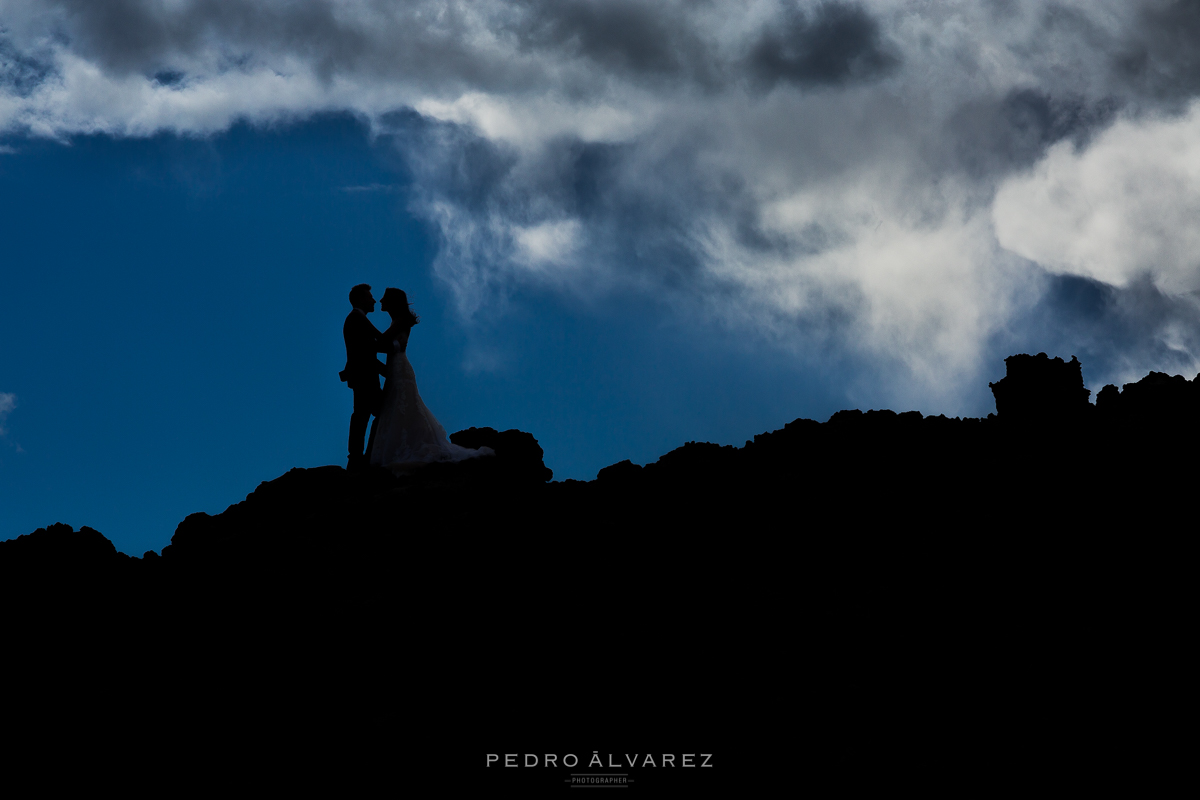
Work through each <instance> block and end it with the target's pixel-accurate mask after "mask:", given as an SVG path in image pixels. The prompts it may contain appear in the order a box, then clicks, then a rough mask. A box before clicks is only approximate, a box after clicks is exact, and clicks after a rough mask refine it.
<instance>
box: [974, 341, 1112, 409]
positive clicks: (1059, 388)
mask: <svg viewBox="0 0 1200 800" xmlns="http://www.w3.org/2000/svg"><path fill="white" fill-rule="evenodd" d="M1004 366H1005V376H1004V377H1003V378H1001V379H1000V380H998V381H996V382H995V383H989V384H988V386H989V387H991V390H992V395H993V396H994V397H995V398H996V413H997V414H999V415H1000V417H1001V418H1003V419H1006V420H1014V421H1017V422H1029V421H1033V420H1039V421H1047V422H1063V421H1066V420H1073V419H1080V418H1082V417H1083V416H1084V415H1086V414H1088V413H1090V412H1091V411H1092V407H1091V404H1090V403H1089V402H1088V397H1090V396H1091V394H1092V393H1091V390H1089V389H1086V388H1084V385H1083V365H1082V364H1080V363H1079V360H1078V359H1077V358H1075V356H1071V361H1070V362H1069V363H1068V362H1064V361H1063V360H1062V359H1061V358H1053V359H1051V358H1049V357H1048V356H1047V355H1046V354H1045V353H1038V354H1037V355H1036V356H1030V355H1024V354H1022V355H1015V356H1009V357H1008V358H1006V359H1004Z"/></svg>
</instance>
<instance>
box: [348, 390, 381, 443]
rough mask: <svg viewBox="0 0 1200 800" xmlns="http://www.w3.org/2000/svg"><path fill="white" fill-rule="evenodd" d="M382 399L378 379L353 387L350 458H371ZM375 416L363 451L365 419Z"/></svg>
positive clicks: (365, 431)
mask: <svg viewBox="0 0 1200 800" xmlns="http://www.w3.org/2000/svg"><path fill="white" fill-rule="evenodd" d="M382 400H383V390H382V389H380V388H379V379H378V378H376V379H375V381H373V382H368V383H367V384H366V385H365V386H359V387H355V389H354V411H353V413H351V414H350V445H349V447H350V458H351V459H352V460H353V459H357V458H363V457H365V458H367V459H368V460H369V459H370V458H371V445H373V444H375V426H376V425H377V424H378V423H379V405H380V403H381V401H382ZM371 417H374V418H375V421H374V422H372V423H371V437H370V439H369V440H368V441H367V452H366V453H365V454H364V453H363V437H364V436H366V434H367V420H369V419H371Z"/></svg>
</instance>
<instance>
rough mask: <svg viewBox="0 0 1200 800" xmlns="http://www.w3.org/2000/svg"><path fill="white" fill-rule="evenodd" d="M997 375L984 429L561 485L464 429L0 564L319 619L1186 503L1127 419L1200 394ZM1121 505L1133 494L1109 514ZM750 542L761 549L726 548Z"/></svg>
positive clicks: (1029, 362)
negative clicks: (424, 459) (134, 542)
mask: <svg viewBox="0 0 1200 800" xmlns="http://www.w3.org/2000/svg"><path fill="white" fill-rule="evenodd" d="M1006 365H1007V368H1008V374H1007V375H1006V377H1005V378H1004V379H1003V380H1001V381H998V382H996V383H995V384H992V389H993V392H994V393H995V396H996V404H997V412H998V413H997V414H996V415H989V416H988V417H987V418H985V419H959V418H953V419H950V418H946V417H944V416H940V415H939V416H934V417H927V416H923V415H922V414H920V413H919V412H916V411H909V412H904V413H900V414H897V413H894V412H892V411H887V410H871V411H867V412H865V413H864V412H862V411H858V410H849V411H841V412H838V413H837V414H834V415H833V416H832V417H831V418H830V419H829V420H828V421H827V422H825V423H818V422H816V421H813V420H807V419H798V420H795V421H793V422H790V423H788V424H786V425H785V426H784V427H783V428H781V429H779V430H776V431H772V432H768V433H763V434H759V435H756V436H755V437H754V439H753V440H752V441H748V442H746V443H745V445H744V446H743V447H740V448H739V447H732V446H728V445H726V446H722V445H717V444H712V443H708V442H688V443H686V444H684V445H682V446H681V447H679V448H676V449H675V450H672V451H671V452H669V453H666V454H664V455H663V456H662V457H660V458H659V459H658V460H657V461H655V462H654V463H651V464H647V465H645V466H640V465H637V464H633V463H631V462H630V461H628V460H626V461H622V462H619V463H617V464H614V465H612V466H609V467H606V468H604V469H602V470H601V471H600V473H599V474H598V476H597V479H596V480H595V481H591V482H583V481H574V480H568V481H563V482H556V483H547V481H549V479H550V478H551V476H552V473H551V471H550V470H549V469H548V468H546V466H545V465H544V463H543V451H542V448H541V447H540V446H539V445H538V443H537V440H536V439H535V438H534V437H533V436H532V435H530V434H528V433H525V432H522V431H517V430H508V431H503V432H499V431H496V430H494V429H492V428H469V429H467V430H464V431H459V432H457V433H455V434H453V435H452V436H451V440H452V441H454V442H455V443H456V444H459V445H462V446H465V447H483V446H486V447H490V448H492V449H493V450H494V451H495V456H494V457H486V458H477V459H469V460H467V461H464V462H460V463H457V464H433V465H429V466H428V467H425V468H422V469H420V470H417V471H416V472H414V473H413V474H410V475H405V476H402V477H396V476H393V475H392V474H390V473H388V472H385V471H367V472H363V473H347V472H346V471H344V470H342V469H341V468H340V467H319V468H315V469H294V470H292V471H290V472H288V473H287V474H285V475H283V476H281V477H279V478H277V479H275V480H273V481H269V482H264V483H263V484H261V485H260V486H259V487H258V488H257V489H256V490H255V491H254V492H252V493H251V494H250V495H248V496H247V497H246V499H245V500H244V501H243V502H240V503H237V504H235V505H233V506H230V507H229V508H228V509H227V510H226V511H224V512H223V513H221V514H217V515H208V514H192V515H191V516H189V517H187V519H185V520H183V522H181V523H180V524H179V526H178V528H177V529H176V531H175V535H174V536H173V537H172V539H171V543H170V545H168V546H167V547H165V548H164V549H163V554H162V557H161V558H157V557H153V558H152V557H150V556H149V555H148V556H147V557H146V558H143V559H129V558H128V557H126V556H124V555H122V554H119V553H116V551H115V550H114V549H113V547H112V545H111V543H109V542H108V541H107V540H105V539H103V537H102V536H100V534H98V533H96V532H95V531H92V530H91V529H88V528H84V529H82V530H81V531H79V532H78V533H76V532H74V531H72V530H71V529H70V528H69V527H68V526H65V525H58V526H51V527H50V528H49V529H42V530H39V531H37V532H35V533H34V534H31V535H29V536H26V537H21V538H20V539H18V540H15V541H12V542H6V543H3V544H0V564H2V567H0V568H2V569H4V570H6V572H5V574H6V575H10V576H17V575H19V573H21V571H22V570H24V569H26V568H28V569H33V570H35V571H36V570H37V569H42V567H40V566H38V565H45V564H51V563H53V564H60V565H67V564H72V565H76V567H78V565H88V568H89V569H91V570H93V571H96V572H97V573H104V574H106V575H111V576H117V575H118V574H119V575H121V576H122V577H121V580H129V581H134V582H137V581H145V580H150V579H151V576H158V577H156V578H154V580H157V581H159V584H157V585H162V586H166V587H167V588H166V589H165V591H167V592H168V593H173V596H174V597H175V598H176V599H177V600H178V601H179V602H187V603H191V604H193V605H196V604H199V605H201V606H203V605H205V604H210V605H226V606H228V605H230V604H231V603H232V604H236V603H246V602H251V601H262V602H265V601H266V598H269V597H280V596H287V597H292V598H302V600H297V602H301V603H302V604H307V605H308V606H309V607H310V611H311V613H327V612H328V611H329V609H333V608H339V607H345V606H347V604H348V605H350V606H355V607H367V606H371V605H373V604H378V603H380V602H381V601H383V600H384V599H386V598H387V597H389V596H394V595H395V593H396V592H398V591H401V588H399V587H403V586H406V585H409V586H411V585H413V582H417V583H422V582H429V581H433V582H434V583H439V582H440V583H445V584H446V585H460V584H461V582H462V581H464V580H466V581H468V583H469V584H470V585H471V586H473V587H475V588H476V589H479V588H481V587H482V588H483V589H486V590H488V591H493V592H504V593H508V594H512V593H513V592H516V593H517V594H520V593H521V592H522V591H524V590H525V587H527V586H531V585H533V584H530V583H529V581H531V580H534V577H533V576H534V575H535V574H536V575H539V576H544V573H543V572H542V571H541V570H542V567H543V565H544V563H545V559H547V558H551V557H552V558H554V559H557V560H559V561H561V562H562V563H567V562H571V563H578V564H582V565H587V566H586V569H587V570H589V571H590V570H596V569H603V568H604V567H606V566H608V567H613V568H618V569H619V570H620V572H621V574H623V575H625V576H631V575H638V574H651V573H654V572H656V571H662V570H667V571H672V570H674V571H677V570H678V568H679V564H680V563H688V562H689V559H691V558H693V555H690V554H694V553H696V552H702V551H706V550H707V549H709V548H711V547H713V546H717V547H719V548H722V552H723V553H724V556H723V558H724V559H726V560H728V561H729V562H730V563H736V562H738V560H739V559H743V558H746V557H747V554H748V553H749V552H752V551H756V550H761V549H763V548H767V549H770V550H775V551H777V550H778V548H780V547H782V546H783V543H784V542H800V541H803V542H806V543H807V545H806V546H809V547H812V546H816V545H819V546H821V547H827V546H839V545H840V544H842V543H844V542H846V541H848V540H847V539H846V538H845V537H846V536H848V535H857V532H864V533H865V532H868V531H870V532H874V533H875V534H878V533H880V532H888V531H891V532H895V533H897V534H898V532H899V531H900V530H901V529H902V528H909V527H912V526H914V525H915V526H917V528H918V529H919V530H922V531H925V532H926V533H928V534H936V535H939V536H944V535H951V536H960V535H965V533H966V532H967V531H972V532H974V533H975V534H976V535H977V534H978V533H979V532H981V531H983V532H988V531H990V532H995V533H999V532H1001V531H1004V532H1006V533H1005V535H1008V536H1011V535H1014V534H1015V533H1021V534H1024V533H1032V532H1039V535H1048V532H1054V535H1056V536H1064V535H1066V536H1075V535H1082V533H1083V532H1084V531H1095V530H1102V529H1105V530H1106V529H1110V528H1112V529H1117V528H1120V527H1121V526H1122V525H1136V524H1137V523H1136V522H1135V520H1136V519H1137V517H1138V516H1139V515H1140V514H1142V513H1143V504H1144V502H1145V500H1146V498H1148V497H1151V496H1175V497H1178V496H1184V494H1185V493H1186V492H1188V491H1190V480H1191V479H1190V473H1188V472H1187V471H1186V470H1171V469H1167V468H1166V467H1165V466H1162V467H1159V468H1147V467H1146V465H1147V464H1158V465H1165V464H1166V463H1168V461H1169V458H1170V456H1171V455H1173V454H1174V451H1175V450H1178V448H1179V445H1178V443H1177V442H1176V441H1174V440H1172V439H1169V438H1166V437H1162V436H1151V437H1147V436H1141V435H1137V434H1136V431H1135V428H1137V426H1144V425H1148V424H1151V422H1152V424H1153V425H1155V426H1159V427H1160V428H1163V427H1164V426H1165V427H1166V428H1173V429H1177V430H1191V429H1193V428H1194V427H1195V426H1196V424H1197V417H1198V415H1197V413H1196V412H1197V410H1198V398H1200V391H1198V388H1197V381H1187V380H1185V379H1183V378H1182V377H1179V376H1175V377H1168V376H1166V375H1161V374H1159V373H1151V375H1149V376H1147V377H1146V378H1145V379H1143V380H1142V381H1139V382H1138V383H1135V384H1127V385H1126V386H1125V388H1124V391H1123V392H1121V391H1118V390H1117V389H1116V387H1113V386H1107V387H1105V388H1104V390H1103V391H1102V392H1101V393H1100V394H1099V396H1098V398H1097V404H1098V407H1097V406H1092V405H1090V404H1089V403H1088V402H1087V397H1088V394H1089V392H1088V390H1087V389H1086V388H1084V387H1083V385H1082V373H1081V371H1080V366H1079V362H1078V361H1077V360H1076V359H1074V358H1072V360H1071V361H1070V362H1064V361H1063V360H1062V359H1061V358H1055V359H1050V358H1048V357H1047V356H1046V355H1045V354H1039V355H1037V356H1028V355H1021V356H1012V357H1010V358H1008V359H1006ZM1198 380H1200V378H1198ZM1131 426H1132V427H1131ZM1131 431H1133V432H1131ZM1051 498H1053V499H1051ZM1118 498H1126V499H1128V500H1129V501H1130V502H1125V503H1122V504H1118V505H1117V506H1115V507H1114V500H1116V499H1118ZM744 540H754V541H756V542H758V544H757V545H755V547H754V548H751V550H749V551H748V550H745V549H739V548H731V543H732V542H735V541H744ZM897 541H899V540H897ZM879 542H880V543H881V546H884V547H890V546H892V545H891V543H890V542H891V540H890V539H883V540H879ZM885 542H886V544H883V543H885ZM629 553H636V554H637V557H636V558H635V559H631V558H630V557H629V555H628V554H629ZM780 563H782V562H780ZM131 565H136V566H137V569H132V568H131ZM398 570H399V572H398ZM541 579H542V578H541V577H539V578H537V580H541ZM548 580H550V582H551V583H550V585H551V586H555V587H557V590H558V591H561V592H566V593H567V595H570V596H577V597H578V596H579V593H580V592H586V591H591V590H590V589H588V588H587V587H588V586H591V584H590V583H588V581H586V580H584V581H579V580H576V581H570V582H567V583H559V582H558V578H557V577H550V578H548ZM502 587H503V588H502ZM544 589H545V586H544V585H543V590H544ZM593 589H596V590H597V591H600V590H599V589H598V588H596V587H593Z"/></svg>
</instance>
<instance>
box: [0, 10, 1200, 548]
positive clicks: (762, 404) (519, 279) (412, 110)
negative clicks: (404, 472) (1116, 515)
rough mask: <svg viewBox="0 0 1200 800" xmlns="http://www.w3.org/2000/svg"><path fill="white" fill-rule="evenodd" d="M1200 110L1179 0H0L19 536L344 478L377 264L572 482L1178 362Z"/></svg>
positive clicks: (456, 415)
mask: <svg viewBox="0 0 1200 800" xmlns="http://www.w3.org/2000/svg"><path fill="white" fill-rule="evenodd" d="M1198 95H1200V3H1197V2H1194V0H1193V1H1192V2H1173V1H1170V0H1143V1H1142V2H1137V1H1135V0H1060V1H1058V2H1054V1H1053V0H1039V1H1038V2H1034V1H1032V0H1029V1H1027V0H975V2H965V1H963V2H950V1H949V0H946V1H945V2H939V1H938V0H909V1H907V2H905V1H904V0H871V1H869V2H868V1H864V2H806V1H803V0H802V1H800V2H778V1H777V0H761V1H760V2H716V1H715V0H714V1H712V2H708V1H706V0H691V1H690V2H672V1H671V0H655V1H654V2H648V1H647V2H639V1H635V0H607V1H606V2H601V1H600V0H526V1H525V2H486V1H484V2H469V3H468V2H461V3H459V2H420V1H419V0H414V1H413V2H405V3H395V2H371V1H370V0H361V1H357V0H340V1H338V2H331V1H330V0H289V1H287V2H282V1H281V2H271V1H270V0H253V1H250V0H246V1H245V2H242V0H60V1H59V2H53V1H50V0H44V1H42V2H31V1H30V0H22V1H21V2H15V1H13V0H0V187H2V202H3V204H4V206H3V218H2V220H3V221H2V222H0V225H2V226H3V227H2V228H0V230H2V231H3V233H4V241H5V245H6V246H5V248H4V251H3V255H0V259H3V260H2V262H0V263H2V267H0V281H2V283H0V304H2V306H0V314H2V315H3V319H0V337H2V341H3V346H2V348H0V483H2V484H3V485H0V503H3V504H4V505H7V506H8V507H9V508H10V509H12V512H11V513H9V514H7V515H0V517H4V516H6V517H7V518H6V519H2V520H0V536H5V537H7V536H13V535H17V534H19V533H24V532H27V531H28V530H32V529H33V528H34V527H37V526H39V525H45V524H47V523H49V522H54V521H59V520H61V521H64V522H69V523H71V524H74V525H76V526H78V525H82V524H89V525H92V526H94V527H97V528H99V529H101V530H102V531H104V532H105V533H107V534H108V535H110V536H111V537H112V538H113V539H114V541H117V542H118V546H119V547H122V548H123V549H125V550H126V551H127V552H135V551H136V552H138V553H140V552H141V550H143V549H148V548H153V549H158V548H160V547H161V546H162V545H163V544H165V543H166V541H167V540H168V539H169V536H170V533H171V531H172V530H173V526H174V524H175V523H176V522H178V521H179V520H180V519H182V517H183V515H185V514H186V513H190V512H192V511H200V510H204V511H210V512H215V511H219V510H221V509H222V508H224V506H225V505H227V504H228V503H230V502H233V501H236V500H238V499H240V497H241V495H244V494H245V493H246V492H247V491H249V490H250V489H252V488H253V486H254V485H255V484H256V483H257V482H258V481H259V480H265V479H270V478H272V477H275V476H276V475H277V474H279V473H280V472H282V471H283V470H285V469H287V468H289V467H291V466H314V465H317V464H323V463H340V462H341V460H342V459H343V457H344V456H343V452H342V451H343V450H344V427H345V424H346V417H347V416H348V413H349V402H350V400H349V392H348V391H346V390H345V388H344V386H342V385H341V384H339V383H337V381H336V377H333V380H332V382H331V381H330V378H331V376H332V375H335V374H336V372H337V369H340V367H341V364H340V363H339V360H340V359H341V358H343V356H341V355H339V349H340V348H341V342H340V335H339V332H338V331H339V328H340V321H341V318H342V316H344V314H345V312H346V310H347V304H346V301H345V291H346V290H348V288H349V286H350V285H352V284H353V283H357V282H359V281H360V280H365V281H367V282H370V283H372V284H373V285H376V286H377V287H379V288H382V287H383V286H388V285H399V286H401V287H402V288H406V289H407V290H408V291H409V294H410V297H411V298H412V299H413V300H414V302H415V304H416V305H417V308H418V310H419V311H421V313H422V314H423V316H424V319H425V322H424V323H423V325H422V327H421V328H418V329H417V330H416V331H415V332H414V338H413V344H412V346H411V349H410V353H411V355H412V358H413V361H414V366H415V367H416V369H417V374H418V381H419V383H420V385H421V389H422V394H423V396H424V397H425V399H426V401H427V403H428V404H429V405H430V407H431V408H432V409H433V410H434V412H435V413H436V414H438V415H439V417H440V418H442V420H443V422H444V423H445V424H446V426H447V428H448V429H449V430H456V429H458V428H461V427H467V426H469V425H492V426H494V427H520V428H522V429H524V430H529V431H531V432H533V433H534V434H535V435H536V436H537V437H538V438H539V440H540V441H541V442H542V444H543V447H544V448H545V449H546V451H547V463H548V465H549V466H551V467H552V468H554V469H555V471H556V475H557V476H558V477H575V478H591V477H593V476H594V475H595V472H596V470H597V469H599V468H600V467H603V466H605V465H606V464H608V463H612V462H614V461H617V460H620V459H622V458H632V459H633V460H635V461H641V462H644V461H647V460H653V458H655V457H656V456H657V455H658V454H660V453H661V452H664V451H665V450H668V449H670V448H672V447H674V446H677V445H678V444H680V443H681V442H683V441H686V440H689V439H709V440H713V441H721V442H726V443H734V444H740V443H741V441H742V440H744V439H745V438H747V437H749V436H751V435H753V434H754V433H756V432H761V431H763V430H767V429H772V428H777V427H780V426H782V424H783V423H785V422H787V421H789V420H791V419H793V418H795V417H798V416H808V417H813V418H817V419H824V418H826V417H827V416H828V415H829V414H830V413H832V412H833V411H836V410H838V409H839V408H843V407H860V408H869V407H873V408H878V407H891V408H896V409H898V410H899V409H908V408H917V409H919V410H922V411H924V412H926V413H947V414H951V415H955V414H958V415H982V414H986V413H987V412H989V411H991V410H993V406H992V403H991V399H990V395H989V393H988V391H987V381H988V380H996V379H997V378H999V377H1000V376H1001V375H1002V374H1003V363H1002V359H1003V358H1004V356H1006V355H1009V354H1011V353H1016V352H1038V351H1046V352H1048V353H1050V354H1051V355H1062V356H1064V357H1069V356H1071V355H1077V356H1078V357H1079V358H1080V360H1081V361H1083V363H1084V374H1085V377H1086V379H1087V381H1088V385H1089V386H1090V387H1091V388H1092V389H1093V390H1098V389H1099V388H1100V387H1101V386H1103V385H1104V384H1105V383H1110V382H1111V383H1123V382H1126V381H1130V380H1135V379H1137V378H1138V377H1141V376H1142V375H1144V374H1145V373H1146V372H1147V371H1149V370H1160V371H1166V372H1169V373H1172V374H1175V373H1182V374H1184V375H1186V376H1188V377H1191V376H1193V375H1195V374H1196V372H1197V371H1198V369H1200V365H1198V364H1197V356H1198V354H1200V349H1198V348H1200V309H1198V306H1197V291H1198V290H1200V226H1198V225H1197V224H1196V222H1197V220H1198V219H1200V102H1197V101H1196V100H1195V99H1194V98H1196V97H1197V96H1198ZM378 323H379V324H380V326H381V327H382V325H383V324H384V320H382V319H380V320H378ZM137 498H141V499H137ZM147 498H153V499H147ZM131 504H132V505H131ZM133 505H136V506H137V510H136V511H135V510H131V509H132V507H133Z"/></svg>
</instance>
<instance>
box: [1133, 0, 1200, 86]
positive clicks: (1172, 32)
mask: <svg viewBox="0 0 1200 800" xmlns="http://www.w3.org/2000/svg"><path fill="white" fill-rule="evenodd" d="M1114 62H1115V65H1116V69H1117V71H1118V73H1119V74H1121V75H1123V76H1124V77H1126V78H1127V79H1128V80H1129V81H1130V83H1131V84H1132V85H1133V87H1134V88H1135V91H1138V92H1142V93H1146V94H1149V95H1151V96H1153V97H1158V98H1163V99H1167V100H1179V99H1183V98H1188V97H1193V96H1195V95H1196V94H1197V93H1198V92H1200V3H1198V2H1196V0H1148V2H1143V3H1141V4H1140V12H1139V13H1138V15H1137V25H1136V26H1135V27H1134V28H1133V29H1132V30H1131V32H1130V34H1129V37H1128V39H1127V40H1126V41H1125V42H1124V43H1123V45H1122V47H1121V48H1120V49H1119V50H1118V51H1117V52H1116V53H1115V54H1114Z"/></svg>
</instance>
